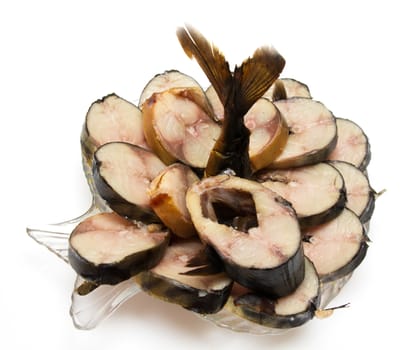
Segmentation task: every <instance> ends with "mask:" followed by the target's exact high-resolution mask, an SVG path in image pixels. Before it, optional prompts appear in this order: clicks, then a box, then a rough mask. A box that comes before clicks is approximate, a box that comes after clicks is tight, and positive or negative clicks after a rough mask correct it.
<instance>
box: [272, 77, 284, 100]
mask: <svg viewBox="0 0 409 350" xmlns="http://www.w3.org/2000/svg"><path fill="white" fill-rule="evenodd" d="M286 98H287V91H286V90H285V87H284V83H283V82H282V81H281V80H276V82H275V83H274V88H273V95H272V99H273V101H279V100H285V99H286Z"/></svg>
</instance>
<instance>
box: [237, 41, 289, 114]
mask: <svg viewBox="0 0 409 350" xmlns="http://www.w3.org/2000/svg"><path fill="white" fill-rule="evenodd" d="M284 66H285V60H284V58H283V57H282V56H281V55H280V54H279V53H278V52H277V51H276V50H275V49H274V48H273V47H267V46H263V47H260V48H258V49H257V50H256V51H255V52H254V54H253V56H252V57H249V58H248V59H247V60H245V61H244V62H243V63H242V64H241V66H236V68H235V69H234V73H233V85H234V88H235V89H236V91H235V103H236V105H238V106H239V109H240V110H241V111H243V112H244V113H246V112H247V111H248V110H249V109H250V107H251V106H252V105H253V104H254V103H255V102H256V101H257V100H258V99H259V98H260V97H262V96H263V95H264V93H265V92H266V91H267V90H268V88H269V87H270V86H271V85H272V84H273V83H274V82H275V81H276V79H277V78H278V77H279V75H280V73H281V72H282V70H283V69H284Z"/></svg>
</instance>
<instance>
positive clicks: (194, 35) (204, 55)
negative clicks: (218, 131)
mask: <svg viewBox="0 0 409 350" xmlns="http://www.w3.org/2000/svg"><path fill="white" fill-rule="evenodd" d="M176 34H177V37H178V39H179V42H180V44H181V45H182V48H183V50H184V51H185V53H186V55H187V56H188V57H189V58H192V57H194V58H195V59H196V61H197V63H198V64H199V65H200V67H201V68H202V70H203V71H204V73H205V74H206V76H207V78H208V79H209V80H210V83H211V84H212V85H213V87H214V89H215V90H216V93H217V95H218V96H219V98H220V100H221V102H222V103H223V105H224V104H225V102H226V100H227V97H228V95H229V94H230V89H231V86H232V79H233V77H232V74H231V72H230V68H229V63H228V62H227V61H226V59H225V57H224V55H223V54H222V53H221V52H220V50H219V49H218V48H217V47H216V46H215V45H213V44H212V43H210V42H209V41H208V40H207V39H206V38H205V37H204V36H203V35H202V34H201V33H200V32H198V31H197V30H196V29H194V28H193V27H192V26H189V25H186V26H185V28H178V30H177V32H176Z"/></svg>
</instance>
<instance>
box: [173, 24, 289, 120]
mask: <svg viewBox="0 0 409 350" xmlns="http://www.w3.org/2000/svg"><path fill="white" fill-rule="evenodd" d="M176 33H177V36H178V39H179V42H180V44H181V45H182V47H183V49H184V51H185V53H186V55H187V56H188V57H190V58H192V57H194V58H195V59H196V61H197V62H198V64H199V65H200V67H201V68H202V70H203V71H204V73H205V74H206V76H207V78H208V79H209V80H210V83H211V84H212V85H213V86H214V88H215V90H216V93H217V95H218V96H219V99H220V101H221V102H222V104H223V106H226V103H227V100H228V98H231V99H232V100H233V102H234V104H235V105H236V106H238V107H239V108H238V110H239V111H240V112H244V113H246V112H247V110H248V109H250V107H251V106H252V105H253V104H254V103H255V102H256V101H257V100H258V99H259V98H260V97H261V96H263V94H264V93H265V92H266V91H267V89H268V88H269V87H270V86H271V85H272V84H273V83H274V81H275V80H276V79H277V78H278V77H279V75H280V73H281V72H282V70H283V68H284V65H285V60H284V58H283V57H282V56H281V55H280V54H279V53H278V52H277V51H276V50H275V49H274V48H272V47H261V48H259V49H257V50H256V51H255V52H254V54H253V57H250V58H248V59H247V60H245V61H244V62H243V63H242V64H241V66H236V67H235V69H234V72H233V74H232V73H231V72H230V68H229V64H228V62H227V61H226V59H225V57H224V55H223V54H222V53H221V52H220V50H219V49H218V48H217V47H216V46H215V45H213V44H212V43H210V42H209V41H208V40H207V39H206V38H205V37H204V36H203V35H202V34H201V33H200V32H199V31H197V30H196V29H194V28H193V27H192V26H190V25H186V26H185V28H178V30H177V32H176ZM231 94H233V95H234V96H231ZM232 100H230V102H232ZM241 117H242V116H241Z"/></svg>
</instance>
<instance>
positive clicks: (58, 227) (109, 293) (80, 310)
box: [27, 184, 351, 335]
mask: <svg viewBox="0 0 409 350" xmlns="http://www.w3.org/2000/svg"><path fill="white" fill-rule="evenodd" d="M90 186H91V184H90ZM91 192H93V191H92V189H91ZM94 193H95V192H93V194H94ZM103 211H107V208H106V207H105V206H104V205H103V202H102V201H101V200H100V199H99V198H98V197H97V196H95V195H94V197H93V201H92V205H91V207H90V208H89V209H88V210H87V211H86V212H85V213H84V214H83V215H81V216H79V217H77V218H75V219H72V220H68V221H65V222H62V223H58V224H51V225H43V226H40V227H28V228H27V233H28V235H29V236H30V237H31V238H33V239H34V240H35V241H36V242H37V243H39V244H41V245H43V246H45V247H46V248H48V249H49V250H50V251H51V252H52V253H54V254H55V255H57V256H58V257H59V258H61V259H62V260H64V261H65V262H66V263H69V262H68V239H69V236H70V233H71V232H72V230H73V229H74V228H75V226H76V225H78V223H79V222H81V221H82V220H84V219H85V218H87V217H89V216H91V215H94V214H97V213H100V212H103ZM350 277H351V274H349V275H347V276H345V277H343V278H341V279H338V280H335V281H332V282H328V283H325V284H322V285H321V302H320V305H319V308H320V309H321V308H325V307H326V306H327V305H328V303H329V302H330V301H331V300H332V299H333V298H334V297H335V296H336V295H337V294H338V293H339V291H340V290H341V289H342V287H343V286H344V285H345V284H346V283H347V281H348V280H349V278H350ZM84 282H85V281H84V280H83V279H82V278H81V277H80V276H77V278H76V280H75V283H74V288H73V292H72V295H71V301H72V303H71V309H70V315H71V317H72V320H73V323H74V325H75V327H77V328H79V329H92V328H94V327H96V326H97V325H98V324H99V323H100V322H101V321H102V320H104V319H105V318H107V317H108V316H109V315H111V314H112V313H113V312H114V311H115V310H116V309H117V308H118V307H119V306H120V305H121V304H123V303H125V302H126V301H127V300H128V299H129V298H131V297H134V296H136V295H137V294H138V293H140V292H141V289H140V288H139V286H138V284H137V283H136V282H135V280H134V279H133V278H130V279H129V280H126V281H124V282H122V283H119V284H117V285H114V286H111V285H102V286H99V287H98V288H96V289H94V290H92V291H91V292H89V293H87V294H85V295H80V294H79V293H78V288H79V287H80V286H84ZM199 316H200V317H202V318H203V319H206V320H208V321H210V322H212V323H213V324H215V325H217V326H220V327H223V328H228V329H230V330H233V331H236V332H246V333H252V334H269V335H273V334H282V333H284V332H286V330H282V329H274V328H269V327H265V326H261V325H258V324H256V323H253V322H250V321H247V320H245V319H243V318H241V317H238V316H236V315H235V314H233V313H231V312H230V311H228V310H226V309H222V310H221V311H219V312H218V313H216V314H212V315H199Z"/></svg>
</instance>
